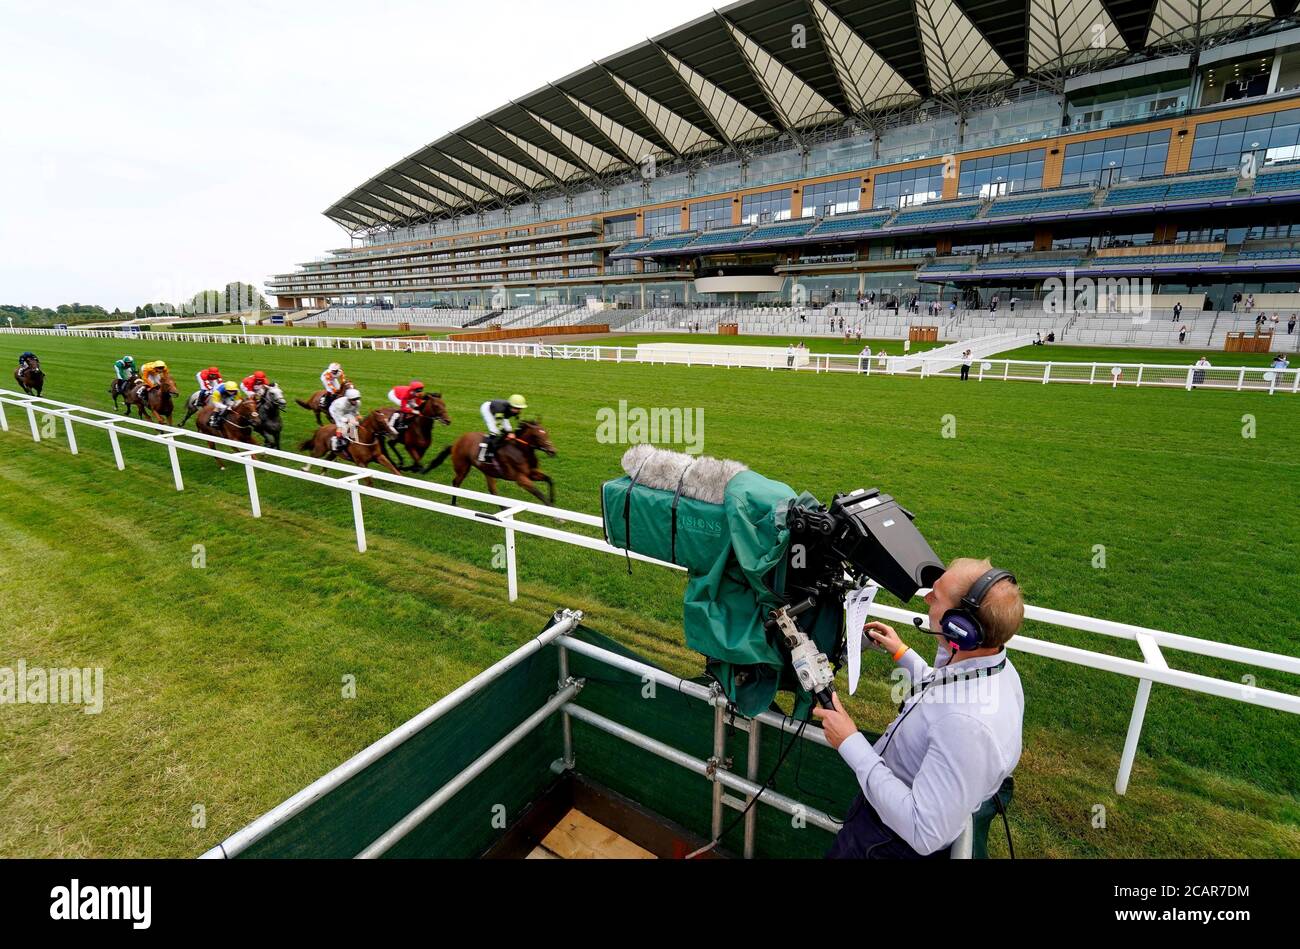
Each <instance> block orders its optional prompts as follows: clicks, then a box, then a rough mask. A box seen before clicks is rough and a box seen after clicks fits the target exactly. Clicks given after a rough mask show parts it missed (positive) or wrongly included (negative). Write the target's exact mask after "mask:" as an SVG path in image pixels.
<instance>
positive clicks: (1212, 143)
mask: <svg viewBox="0 0 1300 949" xmlns="http://www.w3.org/2000/svg"><path fill="white" fill-rule="evenodd" d="M1249 155H1254V156H1255V158H1256V161H1257V162H1258V165H1259V166H1263V165H1272V164H1275V163H1276V162H1281V161H1292V160H1293V159H1296V158H1300V109H1287V110H1286V111H1285V112H1273V113H1270V114H1266V115H1252V116H1249V117H1247V118H1241V119H1224V120H1223V121H1222V122H1202V123H1201V124H1200V125H1198V126H1197V127H1196V140H1195V141H1194V142H1193V143H1192V160H1191V165H1190V167H1191V169H1192V170H1193V171H1213V170H1216V169H1220V168H1238V169H1239V168H1242V167H1243V162H1244V161H1246V160H1247V156H1249Z"/></svg>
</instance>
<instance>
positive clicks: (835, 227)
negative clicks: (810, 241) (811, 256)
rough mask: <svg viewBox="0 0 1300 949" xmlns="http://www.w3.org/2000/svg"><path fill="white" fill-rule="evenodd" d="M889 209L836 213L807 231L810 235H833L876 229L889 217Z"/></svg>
mask: <svg viewBox="0 0 1300 949" xmlns="http://www.w3.org/2000/svg"><path fill="white" fill-rule="evenodd" d="M891 213H892V212H890V211H864V212H862V213H859V214H837V215H835V216H834V217H828V218H826V219H825V220H823V221H822V222H821V223H820V224H818V225H817V226H816V227H815V228H813V229H812V230H811V231H809V235H810V236H812V237H823V236H833V235H835V234H848V233H854V232H858V231H876V230H879V229H880V228H881V226H882V225H883V224H884V223H885V221H886V220H888V219H889V215H890V214H891Z"/></svg>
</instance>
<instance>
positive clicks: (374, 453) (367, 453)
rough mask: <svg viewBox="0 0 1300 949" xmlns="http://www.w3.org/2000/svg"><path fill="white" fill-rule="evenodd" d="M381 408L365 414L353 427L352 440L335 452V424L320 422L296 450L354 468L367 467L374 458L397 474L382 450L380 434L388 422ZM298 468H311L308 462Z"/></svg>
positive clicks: (373, 461) (382, 437)
mask: <svg viewBox="0 0 1300 949" xmlns="http://www.w3.org/2000/svg"><path fill="white" fill-rule="evenodd" d="M382 411H383V410H376V411H374V412H371V413H370V414H369V415H368V416H366V418H365V419H364V420H363V421H362V422H361V423H360V424H359V425H358V426H357V437H356V440H355V441H350V442H348V443H347V444H346V445H344V446H343V447H342V448H341V449H339V450H337V451H336V450H335V449H334V445H333V444H332V442H333V440H334V433H335V432H336V431H338V426H337V425H334V424H330V425H322V426H321V427H320V428H318V429H316V434H315V435H313V436H312V437H311V438H309V439H307V440H306V441H305V442H303V443H302V444H301V445H299V446H298V450H299V451H300V452H303V451H310V452H311V456H312V457H313V458H324V459H325V460H326V461H333V460H334V459H335V458H342V459H344V460H345V461H350V462H352V463H353V464H354V465H356V466H357V467H358V468H369V467H370V466H371V465H372V464H374V463H375V462H376V461H377V462H379V463H380V464H381V465H383V466H384V467H385V468H387V469H388V470H389V471H391V472H392V473H393V474H399V473H400V472H398V470H397V467H396V466H395V465H394V464H393V462H392V461H391V460H390V459H389V457H388V455H386V454H385V453H384V433H386V432H387V431H388V422H387V420H386V419H385V418H384V417H383V415H381V414H380V413H381V412H382ZM302 470H303V471H311V465H310V464H307V465H303V468H302Z"/></svg>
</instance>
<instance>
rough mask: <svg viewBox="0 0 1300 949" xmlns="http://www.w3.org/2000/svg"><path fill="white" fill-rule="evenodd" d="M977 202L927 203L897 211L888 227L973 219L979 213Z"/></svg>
mask: <svg viewBox="0 0 1300 949" xmlns="http://www.w3.org/2000/svg"><path fill="white" fill-rule="evenodd" d="M979 209H980V206H979V205H978V204H959V205H950V204H927V205H924V206H922V207H919V208H913V209H911V210H908V211H901V212H899V215H898V217H896V218H894V220H893V221H892V222H891V223H890V227H916V226H917V225H921V224H947V223H952V222H954V221H970V220H974V218H975V215H976V214H978V213H979Z"/></svg>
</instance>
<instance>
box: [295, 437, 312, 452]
mask: <svg viewBox="0 0 1300 949" xmlns="http://www.w3.org/2000/svg"><path fill="white" fill-rule="evenodd" d="M315 447H316V436H315V435H313V436H312V437H311V438H309V439H307V440H306V441H305V442H303V443H302V444H301V445H299V446H298V451H300V452H302V451H311V450H313V449H315Z"/></svg>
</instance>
